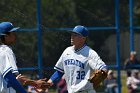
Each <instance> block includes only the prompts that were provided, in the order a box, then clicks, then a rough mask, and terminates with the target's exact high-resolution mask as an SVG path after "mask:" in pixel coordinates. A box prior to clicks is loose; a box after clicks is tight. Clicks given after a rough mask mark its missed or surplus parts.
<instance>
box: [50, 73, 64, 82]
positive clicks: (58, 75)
mask: <svg viewBox="0 0 140 93" xmlns="http://www.w3.org/2000/svg"><path fill="white" fill-rule="evenodd" d="M63 75H64V73H62V72H60V71H56V72H55V73H54V74H53V75H52V76H51V78H50V79H51V80H52V82H53V83H54V84H55V83H57V82H58V81H59V80H60V79H61V78H62V76H63Z"/></svg>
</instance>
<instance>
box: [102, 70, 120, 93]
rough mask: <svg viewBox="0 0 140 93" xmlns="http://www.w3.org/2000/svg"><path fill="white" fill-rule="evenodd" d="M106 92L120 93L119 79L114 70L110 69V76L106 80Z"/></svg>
mask: <svg viewBox="0 0 140 93" xmlns="http://www.w3.org/2000/svg"><path fill="white" fill-rule="evenodd" d="M104 85H105V93H118V85H117V79H116V77H115V76H114V72H113V71H112V70H109V71H108V77H107V79H105V81H104Z"/></svg>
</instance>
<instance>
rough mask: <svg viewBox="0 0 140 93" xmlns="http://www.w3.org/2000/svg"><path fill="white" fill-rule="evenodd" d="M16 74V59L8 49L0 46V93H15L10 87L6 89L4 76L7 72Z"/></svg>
mask: <svg viewBox="0 0 140 93" xmlns="http://www.w3.org/2000/svg"><path fill="white" fill-rule="evenodd" d="M9 71H12V73H18V70H17V66H16V58H15V55H14V53H13V51H12V50H11V48H10V47H8V46H7V45H0V93H16V92H15V90H14V89H13V88H12V87H9V88H8V87H7V82H6V81H5V80H4V76H5V75H6V74H7V73H8V72H9Z"/></svg>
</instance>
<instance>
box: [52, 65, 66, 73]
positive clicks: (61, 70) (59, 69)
mask: <svg viewBox="0 0 140 93" xmlns="http://www.w3.org/2000/svg"><path fill="white" fill-rule="evenodd" d="M54 69H56V70H58V71H60V72H63V73H64V70H63V69H61V68H58V67H56V66H55V67H54Z"/></svg>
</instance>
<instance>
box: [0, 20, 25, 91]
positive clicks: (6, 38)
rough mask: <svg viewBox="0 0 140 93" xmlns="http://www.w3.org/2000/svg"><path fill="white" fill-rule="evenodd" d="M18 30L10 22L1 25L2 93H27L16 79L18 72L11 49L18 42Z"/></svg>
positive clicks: (0, 78) (0, 82) (0, 61)
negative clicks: (16, 33) (16, 32)
mask: <svg viewBox="0 0 140 93" xmlns="http://www.w3.org/2000/svg"><path fill="white" fill-rule="evenodd" d="M17 29H19V27H14V26H13V25H12V23H10V22H2V23H0V93H16V92H17V93H27V92H26V91H25V89H24V88H23V86H22V85H21V84H20V83H19V82H18V80H17V79H16V77H15V75H16V74H18V70H17V66H16V58H15V55H14V53H13V51H12V49H11V47H10V45H11V44H13V43H14V42H15V40H16V35H15V31H16V30H17Z"/></svg>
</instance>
